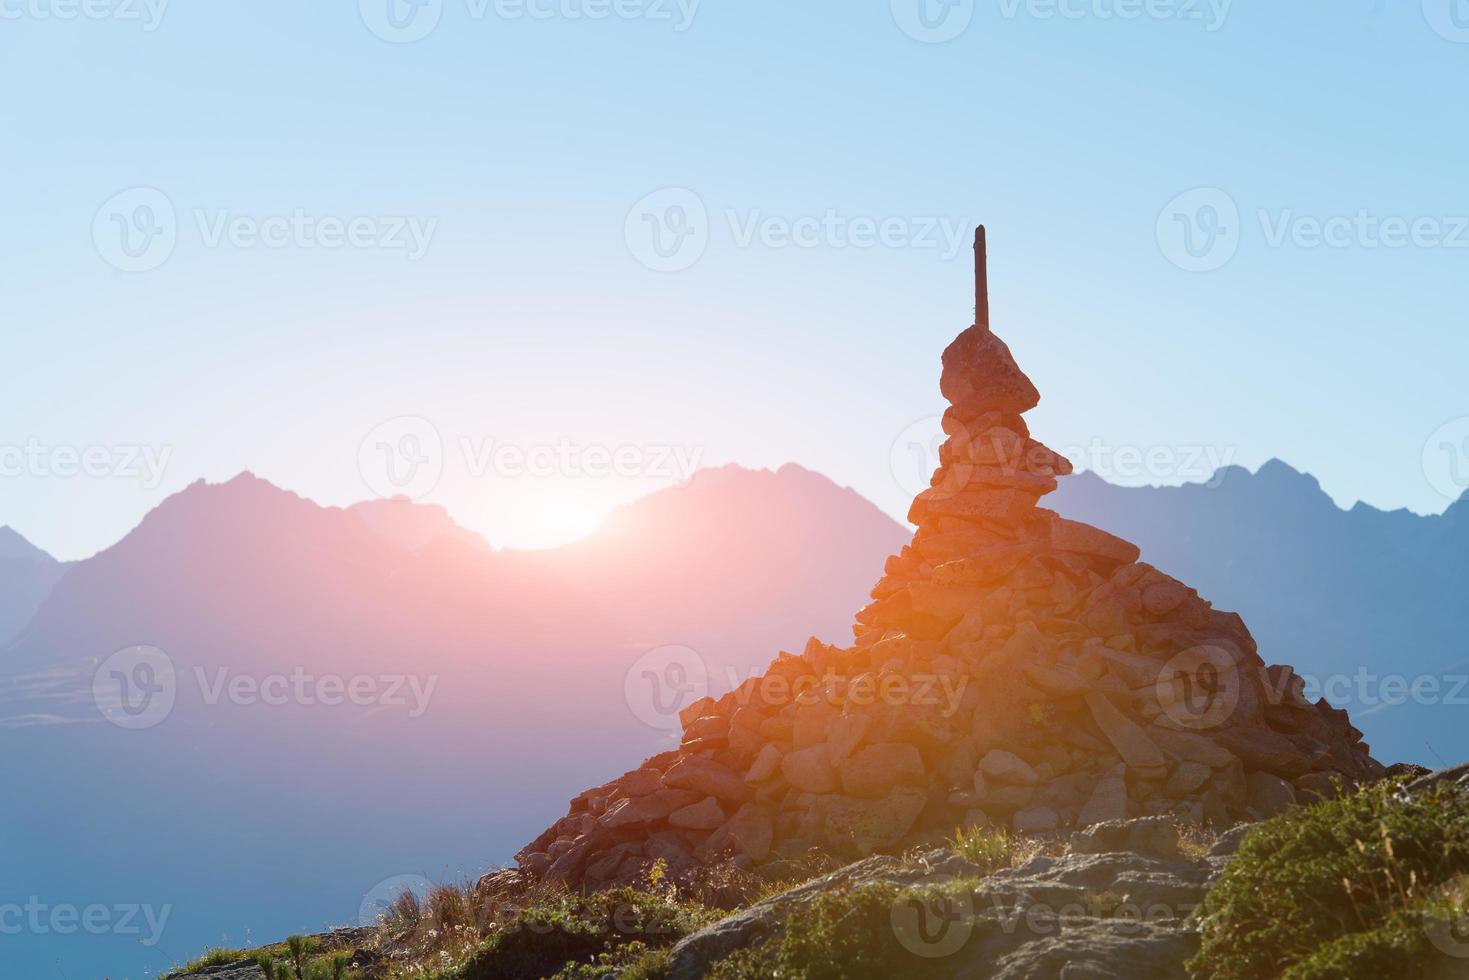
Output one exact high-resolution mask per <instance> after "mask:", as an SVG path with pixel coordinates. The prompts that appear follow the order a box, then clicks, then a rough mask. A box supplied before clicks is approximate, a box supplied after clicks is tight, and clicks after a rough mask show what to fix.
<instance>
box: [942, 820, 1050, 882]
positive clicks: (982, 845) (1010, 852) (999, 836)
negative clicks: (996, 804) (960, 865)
mask: <svg viewBox="0 0 1469 980" xmlns="http://www.w3.org/2000/svg"><path fill="white" fill-rule="evenodd" d="M949 847H950V848H951V849H952V850H953V851H954V853H955V854H958V855H959V856H960V857H962V858H963V859H964V860H966V861H968V862H969V863H970V864H977V865H979V866H980V867H981V868H983V869H984V870H985V874H993V873H994V872H996V871H1003V870H1004V869H1006V868H1014V867H1018V866H1020V865H1021V864H1024V863H1025V862H1026V861H1028V860H1030V859H1031V858H1032V857H1034V856H1035V855H1036V854H1038V853H1040V851H1041V849H1042V848H1041V845H1040V844H1038V843H1036V842H1034V841H1031V840H1028V839H1026V838H1023V837H1014V836H1011V835H1010V834H1009V833H1008V832H1006V831H1004V830H987V829H984V828H981V827H960V828H958V829H957V830H955V831H954V836H953V837H952V838H950V840H949Z"/></svg>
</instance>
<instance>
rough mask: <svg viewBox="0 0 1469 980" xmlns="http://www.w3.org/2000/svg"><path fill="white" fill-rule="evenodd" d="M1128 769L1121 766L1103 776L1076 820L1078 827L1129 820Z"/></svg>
mask: <svg viewBox="0 0 1469 980" xmlns="http://www.w3.org/2000/svg"><path fill="white" fill-rule="evenodd" d="M1126 772H1127V767H1126V766H1125V765H1119V766H1117V767H1115V768H1114V769H1113V770H1112V771H1111V772H1110V773H1108V774H1107V775H1105V776H1103V777H1102V779H1101V780H1100V781H1099V782H1098V783H1097V786H1096V788H1095V789H1093V790H1092V794H1091V796H1090V797H1088V798H1087V801H1086V804H1085V805H1084V806H1082V808H1081V813H1080V814H1079V815H1078V816H1077V818H1076V825H1077V826H1078V827H1090V826H1091V825H1092V824H1099V823H1110V822H1112V821H1116V820H1125V819H1126V818H1127V779H1126Z"/></svg>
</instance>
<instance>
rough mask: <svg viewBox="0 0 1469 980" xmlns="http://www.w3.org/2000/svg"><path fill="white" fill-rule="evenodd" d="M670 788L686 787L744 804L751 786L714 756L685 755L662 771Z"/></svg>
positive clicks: (664, 783)
mask: <svg viewBox="0 0 1469 980" xmlns="http://www.w3.org/2000/svg"><path fill="white" fill-rule="evenodd" d="M663 785H664V786H666V787H668V788H669V789H686V790H690V791H692V792H695V793H698V794H700V795H701V796H713V797H716V798H717V799H721V800H730V801H732V802H735V803H741V802H744V801H745V800H747V799H749V797H750V787H748V786H746V785H745V781H744V780H743V779H741V778H740V777H739V776H738V775H736V774H735V773H733V772H731V771H730V770H729V769H728V768H727V767H725V766H722V765H720V764H719V763H717V762H715V761H714V760H713V759H705V758H702V757H700V756H684V757H683V758H682V759H680V760H679V761H678V762H677V763H676V764H674V766H673V768H671V769H669V770H668V771H667V772H666V773H664V774H663Z"/></svg>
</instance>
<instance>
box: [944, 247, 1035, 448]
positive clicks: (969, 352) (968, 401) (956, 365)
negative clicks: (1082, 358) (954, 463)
mask: <svg viewBox="0 0 1469 980" xmlns="http://www.w3.org/2000/svg"><path fill="white" fill-rule="evenodd" d="M939 390H940V391H942V392H943V395H944V397H945V398H947V399H948V400H949V403H950V404H951V405H953V406H954V410H955V414H956V415H957V416H958V417H959V418H960V419H966V420H967V419H973V418H977V417H979V416H981V415H983V414H985V413H986V412H1000V413H1003V414H1006V415H1021V414H1023V413H1025V412H1028V411H1030V410H1031V409H1032V408H1035V407H1036V406H1037V405H1039V404H1040V401H1041V395H1040V392H1039V391H1037V390H1036V387H1035V385H1033V384H1031V381H1030V379H1029V378H1027V377H1026V376H1025V372H1023V371H1021V370H1020V366H1019V365H1018V364H1016V363H1015V358H1014V356H1013V355H1011V353H1010V348H1009V347H1008V346H1007V345H1006V344H1005V342H1004V341H1003V340H1001V339H1000V338H999V337H996V336H995V335H994V334H993V333H991V332H990V302H989V254H988V249H987V246H986V244H985V234H984V226H983V225H981V226H980V227H979V230H978V231H976V232H975V235H974V326H972V327H970V328H969V329H968V330H965V331H964V332H963V333H961V334H960V335H959V336H958V337H957V338H956V339H955V340H954V342H953V343H952V344H950V345H949V347H948V349H947V350H945V351H944V373H943V377H942V378H941V379H940V381H939Z"/></svg>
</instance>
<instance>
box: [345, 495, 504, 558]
mask: <svg viewBox="0 0 1469 980" xmlns="http://www.w3.org/2000/svg"><path fill="white" fill-rule="evenodd" d="M347 512H348V513H349V514H356V515H357V516H358V517H359V518H361V519H362V522H363V523H364V524H366V525H367V526H368V527H369V528H371V529H372V531H373V533H375V534H377V535H378V536H379V537H382V538H386V539H387V540H389V541H391V542H393V543H394V544H396V545H399V546H401V547H404V548H407V549H409V550H410V551H417V550H418V549H419V548H423V547H426V546H427V545H430V544H433V543H434V542H436V541H439V540H441V539H443V538H455V539H457V540H461V541H468V542H469V543H470V544H472V545H473V546H474V547H476V548H477V549H479V550H483V551H489V550H491V548H490V546H489V544H488V543H487V542H486V541H485V539H484V538H482V537H480V536H479V535H478V534H475V533H474V532H473V531H468V530H465V529H464V528H462V527H460V526H459V525H458V524H457V523H455V521H454V518H453V517H451V516H449V512H448V511H447V510H445V509H444V508H443V507H441V506H439V505H438V504H429V503H419V502H415V501H414V500H413V499H412V498H411V497H405V496H403V495H401V494H399V495H398V496H394V497H389V498H386V499H380V500H364V501H362V502H361V503H356V504H353V505H352V506H351V507H348V508H347Z"/></svg>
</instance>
